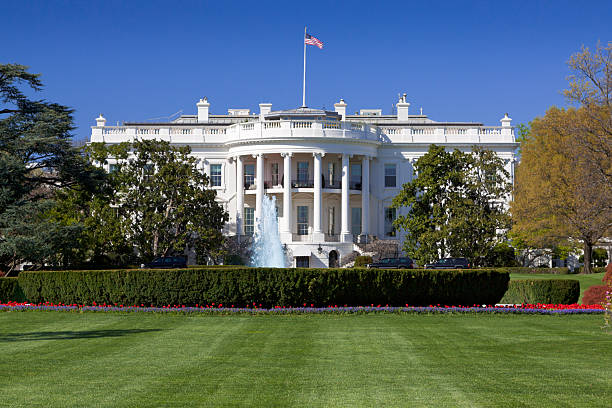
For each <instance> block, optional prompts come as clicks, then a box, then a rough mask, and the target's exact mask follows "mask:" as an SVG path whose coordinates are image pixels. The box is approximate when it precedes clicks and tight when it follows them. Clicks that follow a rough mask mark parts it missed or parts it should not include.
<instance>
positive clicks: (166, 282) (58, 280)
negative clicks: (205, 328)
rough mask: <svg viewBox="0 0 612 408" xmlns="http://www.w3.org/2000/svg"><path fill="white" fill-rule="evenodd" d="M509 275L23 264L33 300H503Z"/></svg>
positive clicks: (273, 302) (190, 302)
mask: <svg viewBox="0 0 612 408" xmlns="http://www.w3.org/2000/svg"><path fill="white" fill-rule="evenodd" d="M508 281H509V275H508V274H507V273H500V272H497V271H495V270H491V269H489V270H485V269H479V270H453V271H448V270H446V271H445V270H440V271H433V270H384V269H363V268H356V269H342V268H334V269H314V268H313V269H310V268H308V269H304V268H286V269H282V268H243V267H235V268H224V269H222V270H219V269H193V268H188V269H170V270H114V271H64V272H41V271H38V272H23V273H21V274H20V275H19V284H20V285H21V287H22V288H23V291H24V292H25V294H26V297H27V298H28V300H29V301H30V302H32V303H42V302H50V303H54V304H59V303H63V304H75V303H76V304H88V305H91V304H93V302H97V303H98V304H104V303H106V304H115V303H116V304H123V305H140V304H144V305H147V306H149V305H155V306H163V305H185V306H193V305H196V304H197V305H205V304H212V303H215V304H216V305H218V304H223V305H227V306H231V305H234V306H235V307H244V306H246V305H253V304H256V305H258V306H259V305H260V304H261V305H262V307H273V306H303V305H304V304H307V305H311V304H312V305H314V306H328V305H350V306H356V305H370V304H375V305H378V304H381V305H387V304H388V305H390V306H403V305H405V304H409V305H415V306H416V305H430V304H431V305H435V304H441V305H470V306H471V305H474V304H495V303H497V302H498V301H499V300H500V299H501V298H502V296H503V295H504V293H505V292H506V289H507V287H508Z"/></svg>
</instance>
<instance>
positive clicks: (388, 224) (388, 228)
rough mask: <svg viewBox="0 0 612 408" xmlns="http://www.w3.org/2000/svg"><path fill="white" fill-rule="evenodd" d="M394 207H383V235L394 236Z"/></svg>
mask: <svg viewBox="0 0 612 408" xmlns="http://www.w3.org/2000/svg"><path fill="white" fill-rule="evenodd" d="M395 216H396V212H395V208H391V207H385V236H386V237H394V236H395V227H394V226H393V221H395Z"/></svg>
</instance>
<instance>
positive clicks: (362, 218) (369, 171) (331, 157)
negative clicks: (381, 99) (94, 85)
mask: <svg viewBox="0 0 612 408" xmlns="http://www.w3.org/2000/svg"><path fill="white" fill-rule="evenodd" d="M409 106H410V104H409V103H408V102H407V101H406V95H405V94H404V96H402V97H400V99H399V101H398V102H397V103H396V104H395V107H396V111H397V113H396V114H393V115H383V114H382V110H381V109H361V110H360V111H359V113H355V114H354V115H349V114H347V104H346V103H345V102H344V100H342V99H341V100H340V102H338V103H336V104H334V108H335V110H334V111H324V110H319V109H311V108H304V107H303V108H298V109H291V110H281V111H272V104H270V103H261V104H259V113H258V114H256V113H250V112H249V110H248V109H229V110H228V114H226V115H213V114H211V113H210V103H209V102H208V100H207V99H206V98H203V99H201V100H200V101H199V102H198V103H197V112H198V113H197V115H182V116H180V117H179V118H178V119H176V120H174V121H171V122H166V123H124V125H123V126H106V119H104V118H103V117H102V115H100V117H99V118H97V119H96V126H93V127H92V133H91V142H105V143H119V142H125V141H133V140H135V139H163V140H167V141H169V142H170V143H173V144H177V145H189V146H190V147H191V149H192V154H193V155H194V156H197V157H198V158H199V159H200V165H201V167H202V170H203V171H204V172H206V173H207V174H208V175H209V176H210V178H211V183H212V188H214V189H216V190H217V193H218V199H219V200H220V201H221V202H223V204H224V206H225V208H226V210H227V211H228V212H229V214H230V221H229V223H228V225H227V227H226V230H227V231H226V232H227V233H228V234H230V235H234V234H246V235H248V234H252V233H253V231H254V229H255V223H256V219H257V215H258V209H259V208H260V203H261V200H262V198H263V195H264V194H267V195H269V196H275V197H276V202H277V210H278V217H279V228H280V235H281V240H282V242H283V244H285V248H286V249H287V251H288V253H289V255H290V257H291V258H292V259H293V265H294V266H311V267H325V266H328V265H330V264H331V265H335V264H337V263H338V262H339V260H340V259H341V258H342V257H343V256H346V255H347V254H349V253H351V252H352V251H353V250H354V246H355V244H354V242H359V241H360V242H365V241H366V240H368V242H371V240H373V239H389V240H399V242H400V244H401V240H402V233H401V231H399V232H396V231H395V230H394V229H393V226H392V221H393V219H394V218H395V217H396V216H397V214H396V212H395V210H394V209H392V208H390V206H391V201H392V200H393V197H395V196H396V195H397V193H398V192H399V190H400V188H401V186H402V184H403V183H406V182H408V181H410V180H411V178H412V177H413V167H412V164H413V163H414V161H415V160H416V159H417V158H419V157H420V156H422V155H423V154H425V153H426V152H427V150H428V148H429V145H430V144H432V143H435V144H438V145H443V146H445V147H446V148H448V149H454V148H457V149H460V150H462V151H470V150H471V149H472V148H473V146H481V147H484V148H486V149H490V150H493V151H495V152H496V153H497V154H498V155H499V156H500V157H501V158H502V159H504V160H505V162H506V170H507V171H508V172H509V173H510V174H511V176H512V177H514V172H513V167H514V166H513V163H514V151H515V149H516V147H517V143H516V142H515V138H514V130H513V128H512V127H511V124H510V123H511V119H510V118H509V117H508V115H507V114H506V115H505V116H504V117H503V118H502V119H501V120H500V122H501V126H496V127H487V126H483V125H482V124H481V123H465V122H460V123H445V122H435V121H433V120H431V119H429V118H428V117H427V116H426V115H423V114H422V112H421V114H419V115H413V114H409ZM112 165H113V162H112V160H109V166H112Z"/></svg>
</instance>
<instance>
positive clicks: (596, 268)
mask: <svg viewBox="0 0 612 408" xmlns="http://www.w3.org/2000/svg"><path fill="white" fill-rule="evenodd" d="M591 269H592V270H593V273H603V272H605V271H606V268H604V267H593V268H591ZM578 270H579V273H584V266H581V267H580V268H578Z"/></svg>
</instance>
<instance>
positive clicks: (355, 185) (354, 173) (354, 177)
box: [349, 163, 361, 190]
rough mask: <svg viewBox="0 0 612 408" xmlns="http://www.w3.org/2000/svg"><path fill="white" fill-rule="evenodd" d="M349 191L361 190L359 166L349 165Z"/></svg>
mask: <svg viewBox="0 0 612 408" xmlns="http://www.w3.org/2000/svg"><path fill="white" fill-rule="evenodd" d="M350 174H351V177H350V187H349V188H350V189H351V190H361V164H357V163H355V164H351V172H350Z"/></svg>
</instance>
